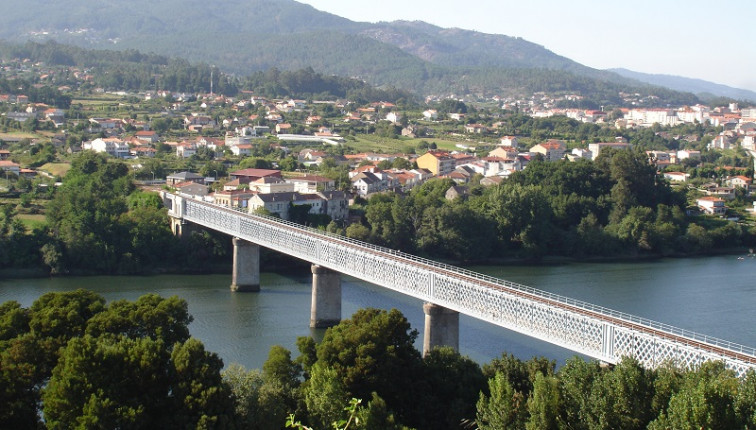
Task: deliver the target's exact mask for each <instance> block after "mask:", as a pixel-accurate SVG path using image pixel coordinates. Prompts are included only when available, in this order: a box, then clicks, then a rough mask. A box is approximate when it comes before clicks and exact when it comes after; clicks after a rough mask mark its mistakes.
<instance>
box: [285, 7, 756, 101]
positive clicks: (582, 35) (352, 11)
mask: <svg viewBox="0 0 756 430" xmlns="http://www.w3.org/2000/svg"><path fill="white" fill-rule="evenodd" d="M297 1H299V2H300V3H307V4H310V5H312V6H313V7H315V8H316V9H319V10H322V11H325V12H330V13H332V14H335V15H339V16H342V17H344V18H348V19H351V20H353V21H364V22H378V21H395V20H408V21H415V20H417V21H425V22H428V23H430V24H435V25H438V26H441V27H458V28H463V29H467V30H475V31H480V32H483V33H494V34H504V35H507V36H515V37H522V38H523V39H525V40H528V41H530V42H534V43H537V44H539V45H543V46H544V47H545V48H546V49H548V50H550V51H552V52H554V53H556V54H558V55H562V56H564V57H567V58H569V59H572V60H574V61H577V62H578V63H581V64H583V65H586V66H589V67H593V68H597V69H609V68H615V67H623V68H626V69H630V70H633V71H637V72H643V73H659V74H668V75H677V76H684V77H689V78H699V79H704V80H707V81H711V82H716V83H720V84H725V85H729V86H732V87H736V88H744V89H749V90H752V91H756V1H754V0H718V1H713V0H635V1H630V2H617V1H614V0H601V1H598V0H571V1H564V0H517V1H511V0H477V1H450V0H374V1H368V2H365V1H359V0H297Z"/></svg>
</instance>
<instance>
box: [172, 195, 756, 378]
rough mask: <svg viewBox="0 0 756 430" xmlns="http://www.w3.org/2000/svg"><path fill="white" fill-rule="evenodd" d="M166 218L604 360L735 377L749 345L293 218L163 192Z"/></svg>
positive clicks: (752, 364) (749, 354) (748, 362)
mask: <svg viewBox="0 0 756 430" xmlns="http://www.w3.org/2000/svg"><path fill="white" fill-rule="evenodd" d="M163 197H164V201H165V203H166V205H167V206H168V208H169V215H170V216H171V217H173V218H176V219H181V220H185V221H189V222H191V223H195V224H198V225H200V226H203V227H206V228H209V229H212V230H216V231H219V232H222V233H226V234H228V235H231V236H233V237H237V238H240V239H243V240H245V241H248V242H251V243H254V244H257V245H260V246H263V247H266V248H270V249H273V250H275V251H278V252H282V253H285V254H289V255H291V256H294V257H297V258H300V259H302V260H306V261H309V262H311V263H313V264H317V265H319V266H323V267H325V268H328V269H331V270H333V271H336V272H340V273H342V274H346V275H349V276H352V277H355V278H358V279H362V280H365V281H367V282H370V283H373V284H376V285H378V286H381V287H385V288H389V289H391V290H394V291H398V292H400V293H404V294H407V295H410V296H412V297H415V298H418V299H420V300H423V301H425V302H429V303H433V304H435V305H439V306H442V307H444V308H447V309H450V310H452V311H456V312H459V313H462V314H465V315H469V316H471V317H474V318H478V319H480V320H483V321H486V322H489V323H491V324H495V325H498V326H501V327H504V328H507V329H510V330H514V331H516V332H519V333H522V334H525V335H528V336H531V337H534V338H537V339H540V340H543V341H546V342H549V343H552V344H555V345H559V346H561V347H564V348H567V349H570V350H572V351H575V352H577V353H580V354H584V355H586V356H589V357H593V358H596V359H598V360H601V361H603V362H606V363H611V364H616V363H618V362H619V361H620V360H621V358H622V357H623V356H630V357H634V358H636V359H637V360H639V361H640V362H641V363H642V364H643V365H645V366H646V367H651V368H655V367H657V366H659V365H661V364H663V363H665V362H671V363H674V364H676V365H677V366H680V367H695V366H697V365H699V364H701V363H703V362H705V361H709V360H722V361H724V362H725V364H726V366H727V367H728V368H730V369H732V370H734V371H735V372H736V373H737V374H738V375H739V376H742V375H744V374H745V373H746V371H748V369H756V349H755V348H752V347H747V346H743V345H739V344H735V343H732V342H728V341H725V340H722V339H717V338H712V337H710V336H706V335H703V334H699V333H695V332H691V331H688V330H684V329H681V328H677V327H673V326H670V325H667V324H663V323H659V322H655V321H652V320H648V319H645V318H640V317H637V316H634V315H629V314H626V313H623V312H618V311H614V310H611V309H606V308H603V307H601V306H597V305H593V304H591V303H587V302H583V301H579V300H574V299H571V298H568V297H563V296H559V295H555V294H550V293H548V292H544V291H539V290H537V289H535V288H531V287H528V286H525V285H520V284H516V283H512V282H509V281H506V280H503V279H498V278H494V277H491V276H486V275H483V274H480V273H476V272H472V271H469V270H465V269H463V268H459V267H455V266H451V265H446V264H442V263H439V262H436V261H432V260H428V259H424V258H420V257H416V256H414V255H410V254H406V253H402V252H398V251H395V250H391V249H387V248H382V247H378V246H374V245H371V244H368V243H364V242H360V241H356V240H352V239H348V238H345V237H342V236H336V235H331V234H328V233H325V232H322V231H317V230H313V229H309V228H306V227H303V226H301V225H298V224H294V223H290V222H287V221H282V220H280V219H276V218H268V217H263V216H259V215H254V214H248V213H242V212H239V211H237V210H234V209H230V208H227V207H222V206H218V205H214V204H210V203H207V202H203V201H200V200H196V199H193V198H192V197H191V196H185V195H179V194H171V193H163Z"/></svg>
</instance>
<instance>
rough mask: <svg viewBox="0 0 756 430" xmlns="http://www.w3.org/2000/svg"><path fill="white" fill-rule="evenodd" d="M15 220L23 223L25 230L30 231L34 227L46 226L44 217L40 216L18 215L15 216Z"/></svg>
mask: <svg viewBox="0 0 756 430" xmlns="http://www.w3.org/2000/svg"><path fill="white" fill-rule="evenodd" d="M16 219H19V220H21V222H23V223H24V225H25V226H26V228H28V229H29V230H32V229H34V228H36V227H43V226H44V225H45V224H47V220H46V219H45V216H44V215H41V214H33V215H32V214H18V215H16Z"/></svg>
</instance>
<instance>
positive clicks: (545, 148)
mask: <svg viewBox="0 0 756 430" xmlns="http://www.w3.org/2000/svg"><path fill="white" fill-rule="evenodd" d="M565 151H567V145H565V144H564V142H562V141H560V140H554V139H552V140H549V141H547V142H544V143H539V144H537V145H535V146H533V147H531V148H530V152H531V153H534V154H541V155H543V159H544V160H545V161H557V160H561V159H562V158H563V157H564V153H565Z"/></svg>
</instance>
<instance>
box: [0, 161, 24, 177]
mask: <svg viewBox="0 0 756 430" xmlns="http://www.w3.org/2000/svg"><path fill="white" fill-rule="evenodd" d="M0 170H2V171H4V172H10V173H13V174H14V175H16V176H18V175H20V174H21V166H20V165H18V164H16V163H14V162H12V161H10V160H0Z"/></svg>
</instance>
